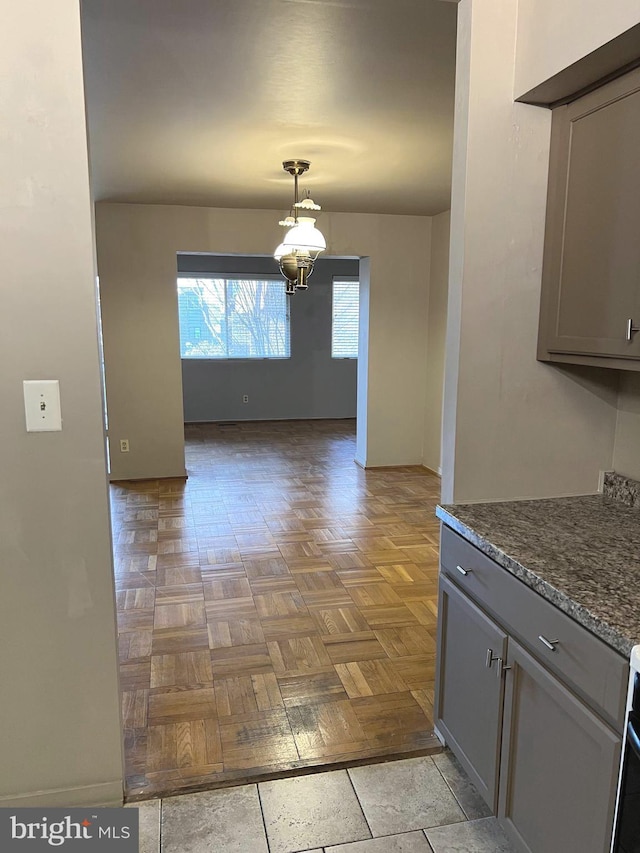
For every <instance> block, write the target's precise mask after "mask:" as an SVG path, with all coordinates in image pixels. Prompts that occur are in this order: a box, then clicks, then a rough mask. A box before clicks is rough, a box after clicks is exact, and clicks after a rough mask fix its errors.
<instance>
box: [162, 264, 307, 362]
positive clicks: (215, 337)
mask: <svg viewBox="0 0 640 853" xmlns="http://www.w3.org/2000/svg"><path fill="white" fill-rule="evenodd" d="M178 314H179V318H180V356H181V357H182V358H202V359H204V358H289V356H290V354H291V353H290V344H289V307H288V304H287V297H286V295H285V292H284V285H283V284H282V281H280V280H278V281H276V280H275V279H273V280H269V279H266V280H263V279H260V280H258V279H231V278H208V277H202V278H186V277H182V276H181V277H180V278H179V279H178Z"/></svg>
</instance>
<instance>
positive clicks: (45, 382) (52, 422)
mask: <svg viewBox="0 0 640 853" xmlns="http://www.w3.org/2000/svg"><path fill="white" fill-rule="evenodd" d="M22 387H23V389H24V414H25V418H26V422H27V432H59V431H60V430H61V429H62V413H61V410H60V382H59V381H58V380H57V379H27V380H25V381H24V382H23V383H22Z"/></svg>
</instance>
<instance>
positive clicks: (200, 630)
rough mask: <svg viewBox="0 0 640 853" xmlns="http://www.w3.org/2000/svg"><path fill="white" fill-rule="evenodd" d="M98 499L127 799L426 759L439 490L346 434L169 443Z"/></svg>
mask: <svg viewBox="0 0 640 853" xmlns="http://www.w3.org/2000/svg"><path fill="white" fill-rule="evenodd" d="M186 453H187V468H188V471H189V479H188V480H187V481H186V482H184V481H182V480H159V481H145V482H128V483H118V484H113V486H112V489H111V498H112V513H113V532H114V543H115V544H114V550H115V566H116V587H117V603H118V626H119V649H120V666H121V684H122V690H123V696H122V708H123V715H124V724H125V754H126V766H127V791H128V796H129V798H130V799H136V798H143V797H148V796H154V795H159V794H167V793H170V792H177V791H184V790H197V789H200V788H203V787H209V786H213V785H217V784H228V783H229V782H233V781H244V780H246V779H255V778H258V777H261V776H262V777H264V776H269V775H271V776H273V775H276V774H280V773H283V772H292V771H295V770H299V769H300V768H305V767H309V766H314V765H324V764H334V765H337V764H340V763H344V762H350V761H362V760H366V759H371V758H374V757H379V756H384V755H409V754H416V753H418V752H424V751H425V750H427V751H429V750H431V751H433V750H435V749H436V748H437V746H438V744H437V742H436V741H435V739H434V737H433V733H432V727H433V726H432V707H433V677H434V665H435V625H436V601H437V566H438V548H437V546H438V524H437V522H436V519H435V516H434V508H435V504H436V502H437V501H438V499H439V491H440V483H439V479H438V478H437V477H436V476H434V475H433V474H430V473H429V472H427V471H426V470H424V469H422V468H420V467H404V468H387V469H377V470H369V471H363V470H362V469H360V468H359V467H358V466H356V465H355V464H354V461H353V457H354V454H355V425H354V423H353V422H352V421H308V422H300V421H296V422H265V423H244V424H237V425H235V424H234V425H223V424H218V425H216V424H208V425H197V426H188V427H187V428H186Z"/></svg>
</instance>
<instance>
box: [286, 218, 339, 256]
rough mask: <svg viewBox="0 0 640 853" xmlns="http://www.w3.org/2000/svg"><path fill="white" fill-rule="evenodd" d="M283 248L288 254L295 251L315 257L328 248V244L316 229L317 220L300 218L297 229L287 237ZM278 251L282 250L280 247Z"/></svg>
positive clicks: (292, 230) (292, 229)
mask: <svg viewBox="0 0 640 853" xmlns="http://www.w3.org/2000/svg"><path fill="white" fill-rule="evenodd" d="M282 246H283V247H284V248H285V249H286V250H287V251H288V252H293V251H294V250H298V251H303V252H309V254H310V255H312V256H314V257H315V256H317V255H318V254H319V253H320V252H323V251H324V250H325V249H326V248H327V243H326V241H325V239H324V237H323V236H322V232H321V231H319V230H318V229H317V228H316V226H315V219H313V218H312V217H311V216H299V217H298V224H297V225H296V226H295V228H291V230H290V231H289V233H288V234H287V235H286V236H285V238H284V241H283V243H282ZM278 249H280V246H278ZM276 251H277V250H276Z"/></svg>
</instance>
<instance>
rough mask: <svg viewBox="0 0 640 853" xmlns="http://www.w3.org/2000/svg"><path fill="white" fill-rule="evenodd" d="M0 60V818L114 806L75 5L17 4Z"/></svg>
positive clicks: (109, 632) (104, 517)
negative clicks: (48, 417) (27, 413)
mask: <svg viewBox="0 0 640 853" xmlns="http://www.w3.org/2000/svg"><path fill="white" fill-rule="evenodd" d="M7 12H8V9H7ZM0 52H1V53H2V59H3V67H4V74H3V76H2V80H1V81H0V90H1V94H0V100H1V102H2V113H3V124H4V130H3V132H2V134H0V172H1V173H2V177H1V180H0V185H1V186H2V203H1V204H0V256H1V257H2V264H3V284H2V296H1V300H0V301H1V310H0V365H2V366H1V368H0V395H1V398H2V407H1V415H0V432H1V435H2V441H1V442H0V471H1V472H2V476H1V477H0V565H1V567H2V590H1V594H0V640H1V646H2V651H1V652H0V683H1V684H2V698H1V700H0V721H1V725H0V806H10V805H11V806H13V805H65V806H73V805H83V804H92V805H117V804H118V803H119V802H121V801H122V759H121V737H120V719H119V701H118V681H117V654H116V638H115V615H114V592H113V575H112V569H111V556H110V542H109V524H108V502H107V487H106V477H105V454H104V436H103V425H102V407H101V394H100V375H99V361H98V349H97V324H96V309H95V271H94V259H93V240H92V225H91V205H90V197H89V178H88V165H87V145H86V133H85V117H84V94H83V89H82V67H81V56H80V26H79V4H78V2H77V0H60V2H57V3H51V2H49V0H23V2H21V3H19V4H13V5H12V6H11V12H10V14H8V13H7V14H5V15H3V26H2V29H1V30H0ZM24 379H59V380H60V390H61V400H62V415H63V420H64V425H63V430H62V432H52V433H40V434H38V433H30V434H27V432H26V431H25V423H24V409H23V400H22V381H23V380H24Z"/></svg>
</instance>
